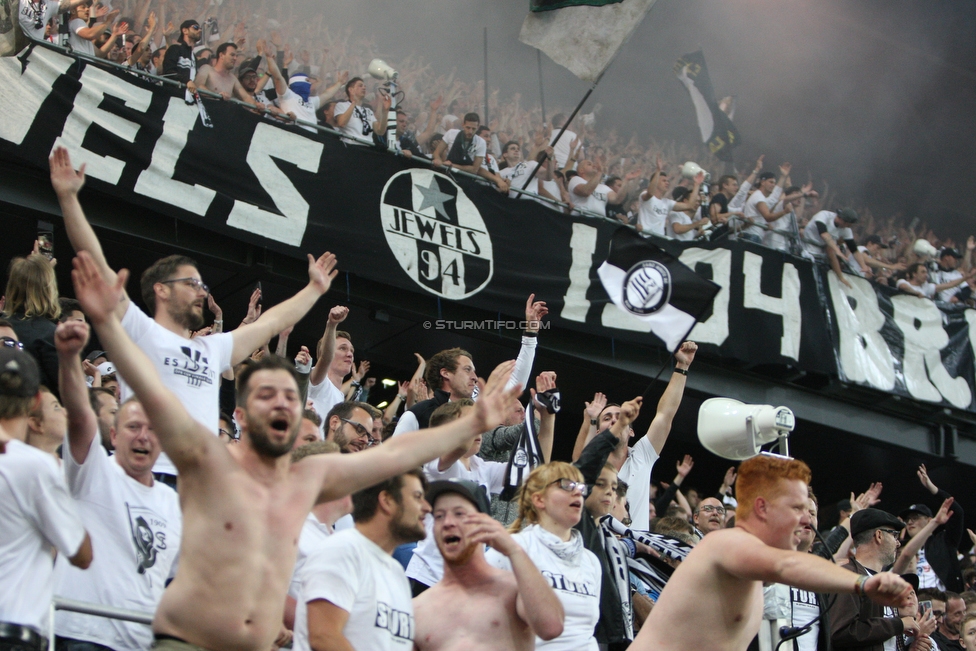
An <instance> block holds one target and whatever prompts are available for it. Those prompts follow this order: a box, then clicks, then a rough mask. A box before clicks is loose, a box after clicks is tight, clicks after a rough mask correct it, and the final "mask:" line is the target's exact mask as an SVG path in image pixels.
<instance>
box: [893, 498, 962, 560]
mask: <svg viewBox="0 0 976 651" xmlns="http://www.w3.org/2000/svg"><path fill="white" fill-rule="evenodd" d="M952 502H953V498H951V497H950V498H949V499H947V500H945V501H944V502H942V507H941V508H940V509H939V512H938V513H936V514H935V517H933V518H932V519H931V520H929V521H928V522H927V523H926V525H925V526H924V527H922V529H921V530H920V531H919V532H918V533H917V534H915V535H914V536H912V537H911V540H909V541H908V542H906V543H905V544H903V545H902V546H901V553H900V554H899V555H898V558H897V559H896V560H895V564H894V565H893V566H892V567H891V571H892V572H894V573H895V574H905V573H907V572H911V573H914V572H915V568H914V567H913V566H912V564H913V563H914V560H913V559H914V557H915V554H917V553H918V550H920V549H921V548H922V547H924V546H925V543H926V542H928V540H929V538H930V537H931V536H932V534H933V533H935V530H936V529H938V528H939V527H941V526H942V525H944V524H945V523H946V522H948V521H949V518H951V517H952V516H953V515H954V513H953V512H952V511H950V510H949V509H950V508H952Z"/></svg>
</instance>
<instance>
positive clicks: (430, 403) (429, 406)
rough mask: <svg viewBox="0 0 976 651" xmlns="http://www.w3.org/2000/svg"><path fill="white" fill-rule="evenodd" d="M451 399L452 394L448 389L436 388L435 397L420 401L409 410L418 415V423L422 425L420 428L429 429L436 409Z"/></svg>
mask: <svg viewBox="0 0 976 651" xmlns="http://www.w3.org/2000/svg"><path fill="white" fill-rule="evenodd" d="M450 399H451V394H449V393H448V392H447V391H444V390H443V389H435V390H434V397H433V398H429V399H428V400H424V401H423V402H418V403H417V404H415V405H414V406H413V407H411V408H410V409H408V410H407V411H409V412H411V413H412V414H413V415H414V416H416V417H417V424H418V425H419V426H420V429H427V427H429V426H430V415H431V414H432V413H434V410H435V409H437V408H438V407H440V406H441V405H443V404H445V403H447V402H448V401H449V400H450Z"/></svg>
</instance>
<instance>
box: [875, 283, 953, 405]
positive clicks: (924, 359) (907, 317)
mask: <svg viewBox="0 0 976 651" xmlns="http://www.w3.org/2000/svg"><path fill="white" fill-rule="evenodd" d="M891 305H892V307H893V308H894V321H895V325H897V326H898V329H899V330H901V331H902V334H904V335H905V356H904V358H903V360H902V368H903V371H904V375H905V386H906V387H907V388H908V392H909V393H911V394H912V396H914V397H916V398H918V399H919V400H927V401H929V402H941V401H942V399H943V398H945V399H946V400H947V401H948V402H950V403H951V404H953V405H954V406H956V407H959V408H963V407H968V406H969V404H970V403H971V402H972V392H971V391H970V389H969V384H968V383H967V382H966V380H965V378H961V377H957V378H953V377H951V376H950V375H949V371H947V370H946V367H945V366H944V365H943V364H942V355H941V354H940V351H941V350H942V349H943V348H945V347H946V346H947V345H948V344H949V335H947V334H946V331H945V330H944V329H943V328H942V312H941V311H940V310H939V308H937V307H936V306H935V303H933V302H932V301H930V300H929V299H927V298H920V297H918V296H907V295H904V296H892V297H891ZM926 369H927V370H928V372H927V373H926ZM929 380H931V382H930V381H929ZM933 385H934V386H933Z"/></svg>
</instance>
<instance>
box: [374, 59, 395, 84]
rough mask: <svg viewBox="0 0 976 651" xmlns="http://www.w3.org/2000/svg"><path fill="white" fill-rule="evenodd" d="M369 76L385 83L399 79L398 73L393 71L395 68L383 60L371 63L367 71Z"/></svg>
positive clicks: (375, 60)
mask: <svg viewBox="0 0 976 651" xmlns="http://www.w3.org/2000/svg"><path fill="white" fill-rule="evenodd" d="M366 72H368V73H369V76H370V77H372V78H374V79H382V80H383V81H390V80H391V79H396V78H397V74H398V73H397V71H396V70H394V69H393V66H391V65H390V64H388V63H387V62H386V61H384V60H383V59H373V60H372V61H370V62H369V67H368V68H367V69H366Z"/></svg>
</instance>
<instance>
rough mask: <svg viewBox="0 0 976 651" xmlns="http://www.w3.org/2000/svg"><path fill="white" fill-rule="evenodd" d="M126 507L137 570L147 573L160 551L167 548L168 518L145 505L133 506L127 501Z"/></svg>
mask: <svg viewBox="0 0 976 651" xmlns="http://www.w3.org/2000/svg"><path fill="white" fill-rule="evenodd" d="M125 509H126V512H127V513H128V514H129V530H130V531H131V532H132V543H133V544H134V545H135V548H136V560H137V565H136V571H137V572H139V574H145V573H146V570H148V569H149V568H150V567H152V566H153V565H155V564H156V557H157V555H158V554H159V552H161V551H163V550H164V549H166V532H165V529H166V520H164V519H163V518H161V517H159V515H157V514H156V513H155V512H154V511H153V510H152V509H148V508H146V507H144V506H133V505H131V504H129V503H128V502H126V503H125Z"/></svg>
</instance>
